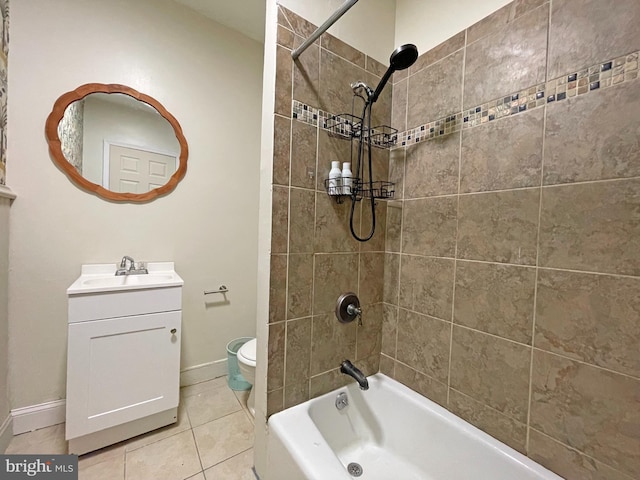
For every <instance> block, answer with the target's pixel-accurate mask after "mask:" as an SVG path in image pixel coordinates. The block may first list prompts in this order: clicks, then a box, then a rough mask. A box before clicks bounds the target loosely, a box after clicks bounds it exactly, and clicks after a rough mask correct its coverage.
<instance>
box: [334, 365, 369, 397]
mask: <svg viewBox="0 0 640 480" xmlns="http://www.w3.org/2000/svg"><path fill="white" fill-rule="evenodd" d="M340 373H344V374H345V375H349V376H350V377H353V378H355V379H356V382H358V385H360V390H369V380H367V377H365V376H364V373H362V372H361V371H360V370H359V369H358V368H357V367H356V366H355V365H354V364H353V363H351V361H349V360H345V361H344V362H342V363H341V364H340Z"/></svg>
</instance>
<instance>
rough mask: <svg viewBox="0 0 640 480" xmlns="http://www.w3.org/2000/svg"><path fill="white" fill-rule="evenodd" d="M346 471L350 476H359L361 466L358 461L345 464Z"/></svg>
mask: <svg viewBox="0 0 640 480" xmlns="http://www.w3.org/2000/svg"><path fill="white" fill-rule="evenodd" d="M347 471H348V472H349V475H351V476H352V477H359V476H360V475H362V467H361V466H360V464H359V463H355V462H352V463H350V464H349V465H347Z"/></svg>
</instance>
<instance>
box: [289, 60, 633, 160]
mask: <svg viewBox="0 0 640 480" xmlns="http://www.w3.org/2000/svg"><path fill="white" fill-rule="evenodd" d="M639 57H640V52H633V53H630V54H628V55H623V56H621V57H618V58H614V59H611V60H606V61H604V62H601V63H598V64H596V65H592V66H591V67H589V68H585V69H583V70H580V71H576V72H569V73H566V74H564V75H561V76H559V77H557V78H554V79H550V80H548V81H547V82H545V83H540V84H538V85H533V86H531V87H528V88H525V89H523V90H520V91H518V92H512V93H511V94H508V95H504V96H502V97H500V98H497V99H493V100H491V101H488V102H486V103H483V104H481V105H476V106H475V107H472V108H468V109H465V110H463V111H462V112H456V113H452V114H450V115H447V116H445V117H441V118H438V119H436V120H434V121H431V122H428V123H425V124H422V125H418V126H417V127H414V128H410V129H408V130H404V131H402V132H397V131H396V130H395V129H393V128H391V127H387V126H381V127H374V128H372V129H371V131H370V132H365V133H364V138H366V137H367V136H368V135H369V134H370V135H371V137H372V140H373V142H372V143H373V145H374V146H376V147H379V148H391V149H395V148H403V147H408V146H410V145H415V144H417V143H420V142H425V141H427V140H432V139H434V138H438V137H442V136H443V135H450V134H452V133H457V132H460V131H461V130H463V129H468V128H473V127H477V126H479V125H484V124H486V123H487V122H493V121H494V120H497V119H499V118H503V117H507V116H510V115H517V114H519V113H522V112H527V111H530V110H533V109H536V108H540V107H543V106H544V105H546V104H548V103H552V102H561V101H563V100H565V99H567V98H571V97H575V96H578V95H585V94H588V93H591V92H593V91H596V90H603V89H606V88H608V87H610V86H612V85H617V84H620V83H623V82H628V81H631V80H636V79H637V78H638V72H639V70H638V60H639ZM292 118H294V119H296V120H298V121H301V122H304V123H308V124H310V125H314V126H319V127H320V128H322V129H324V130H327V131H329V132H331V133H332V134H336V135H340V136H342V137H345V138H353V137H359V136H361V135H362V131H361V130H362V126H361V124H360V118H359V117H355V116H353V115H350V114H346V113H340V114H335V113H329V112H325V111H323V110H319V109H317V108H314V107H312V106H310V105H307V104H304V103H302V102H299V101H297V100H294V101H293V110H292Z"/></svg>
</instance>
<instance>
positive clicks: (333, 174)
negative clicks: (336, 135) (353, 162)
mask: <svg viewBox="0 0 640 480" xmlns="http://www.w3.org/2000/svg"><path fill="white" fill-rule="evenodd" d="M341 194H342V172H341V171H340V162H337V161H336V162H331V170H330V171H329V195H341Z"/></svg>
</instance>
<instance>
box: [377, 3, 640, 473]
mask: <svg viewBox="0 0 640 480" xmlns="http://www.w3.org/2000/svg"><path fill="white" fill-rule="evenodd" d="M614 7H615V8H614ZM639 21H640V4H639V3H638V2H637V1H635V0H615V1H613V0H612V1H608V2H602V1H601V0H580V1H577V0H553V1H552V2H545V1H544V0H536V1H531V2H521V1H516V2H513V3H512V4H509V5H507V6H506V7H504V8H503V9H501V10H499V11H497V12H496V13H495V14H493V15H491V16H490V17H489V18H488V19H484V20H482V21H481V22H479V23H478V24H475V25H473V26H471V27H470V28H468V29H467V30H466V31H464V30H463V31H462V32H460V33H459V34H456V35H454V36H453V37H452V38H451V39H449V40H448V41H446V42H445V43H443V44H441V45H439V46H438V47H436V48H435V49H433V50H431V51H429V52H426V53H425V54H424V55H423V56H422V57H421V58H420V59H419V60H418V62H417V63H416V65H415V66H414V67H412V69H411V70H410V71H409V72H408V76H405V77H404V78H402V77H397V78H395V80H396V83H395V84H394V91H393V93H394V98H393V118H394V121H393V125H396V126H397V125H401V127H400V128H409V129H412V130H413V129H416V127H420V126H421V125H425V124H426V128H425V130H422V129H421V128H417V129H416V130H413V131H411V132H408V134H407V135H406V137H401V138H404V139H405V140H406V142H407V146H406V147H405V148H398V149H396V150H393V151H392V154H391V156H392V162H391V167H390V168H391V171H392V178H393V179H394V180H395V181H396V182H397V184H398V185H402V186H403V189H402V190H403V191H402V195H401V196H400V198H401V199H402V201H401V202H397V203H396V204H394V207H393V208H390V209H389V213H388V216H387V226H388V231H387V259H386V260H387V261H386V266H385V278H386V282H385V294H384V297H385V318H384V324H383V337H382V352H383V355H382V358H381V361H380V369H381V371H383V372H384V373H387V374H389V375H391V376H393V377H395V378H396V379H397V380H399V381H401V382H403V383H405V384H407V385H409V386H410V387H411V388H413V389H415V390H416V391H418V392H420V393H422V394H423V395H425V396H427V397H429V398H431V399H432V400H434V401H436V402H438V403H440V404H442V405H443V406H445V407H447V408H448V409H449V410H451V411H452V412H454V413H455V414H457V415H459V416H461V417H462V418H464V419H465V420H467V421H469V422H471V423H473V424H475V425H476V426H478V427H479V428H481V429H483V430H485V431H487V432H488V433H489V434H491V435H493V436H495V437H497V438H498V439H499V440H501V441H503V442H505V443H507V444H508V445H510V446H512V447H513V448H515V449H517V450H519V451H521V452H523V453H525V454H527V455H529V456H530V457H532V458H533V459H534V460H536V461H538V462H540V463H542V464H543V465H545V466H546V467H548V468H550V469H551V470H553V471H555V472H557V473H559V474H560V475H561V476H562V477H564V478H568V479H590V480H595V479H604V478H607V479H610V478H615V479H631V478H638V474H639V472H640V438H639V437H638V432H639V431H640V408H639V407H640V404H639V399H640V350H639V349H638V345H639V344H640V323H639V322H638V318H639V312H640V303H639V302H640V300H639V299H640V261H639V260H638V258H639V257H638V255H637V250H638V246H639V245H640V229H639V226H640V181H639V180H638V175H639V174H640V161H639V159H640V147H639V145H638V135H637V134H638V131H639V130H640V100H639V98H640V80H638V50H640V31H639V30H638V28H637V24H638V22H639ZM613 32H615V34H614V35H612V34H613ZM594 38H598V39H606V40H603V41H599V42H593V41H592V39H594ZM610 61H612V62H613V64H612V65H609V64H608V62H610ZM609 67H611V68H609ZM587 69H588V70H587ZM574 74H575V75H576V76H577V77H578V78H577V79H576V80H574V79H572V78H571V77H572V76H573V75H574ZM563 97H566V98H563ZM496 99H499V100H496ZM505 99H506V100H505ZM547 100H549V101H548V102H547ZM476 112H477V113H476ZM516 113H517V114H516ZM452 116H454V118H453V120H451V118H452ZM441 119H442V120H443V122H442V124H441V125H440V126H437V127H436V126H435V125H434V124H433V123H432V122H434V121H437V120H441ZM465 119H466V120H465ZM431 127H434V133H433V134H432V133H431ZM441 131H442V132H443V134H440V132H441ZM409 134H410V135H411V139H409ZM431 137H433V138H431ZM416 138H420V142H418V143H415V141H416Z"/></svg>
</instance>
